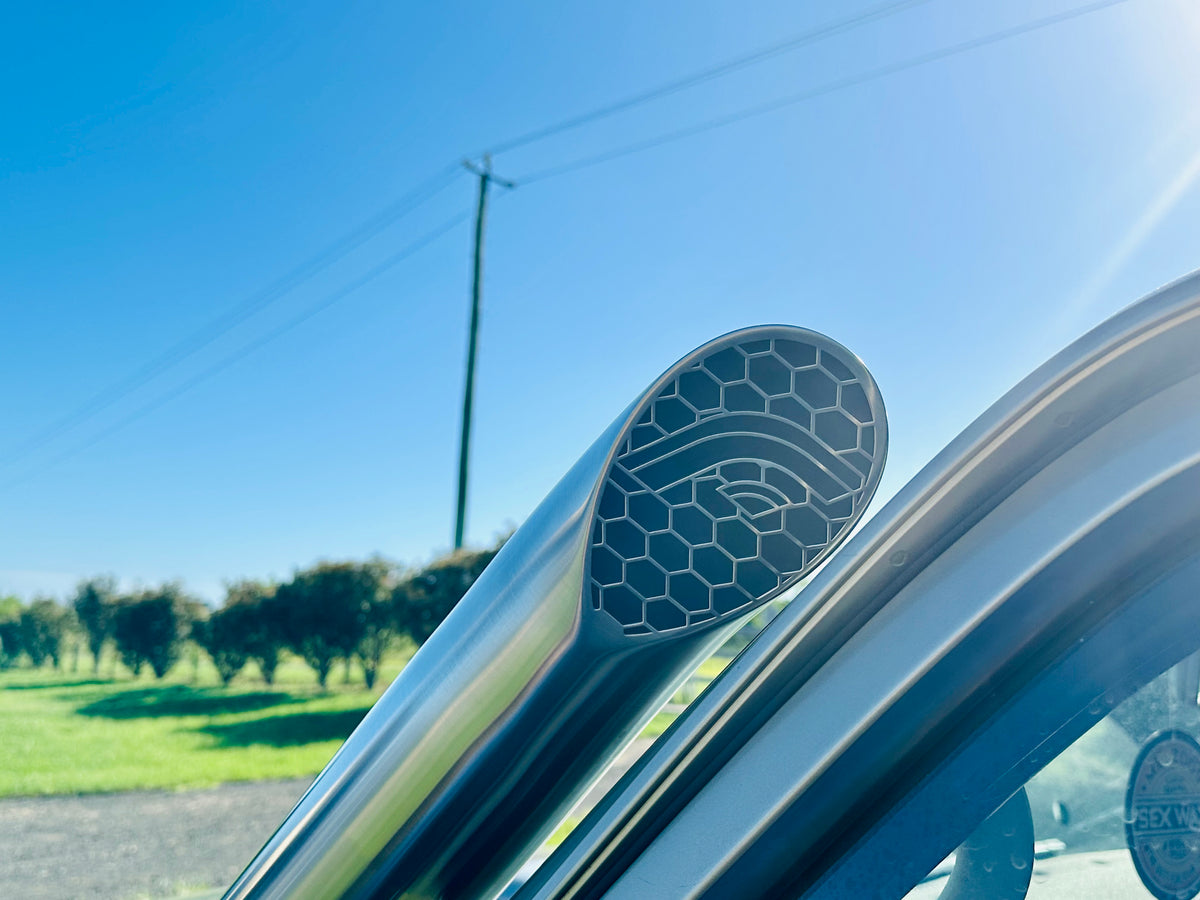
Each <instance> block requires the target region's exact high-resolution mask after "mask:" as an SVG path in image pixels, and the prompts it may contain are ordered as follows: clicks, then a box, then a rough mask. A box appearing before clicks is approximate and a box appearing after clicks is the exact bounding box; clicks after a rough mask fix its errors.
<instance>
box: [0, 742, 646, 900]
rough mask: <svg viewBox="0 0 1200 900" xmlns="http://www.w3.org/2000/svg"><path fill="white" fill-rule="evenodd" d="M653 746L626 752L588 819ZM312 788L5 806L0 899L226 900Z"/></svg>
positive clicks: (292, 784)
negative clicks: (196, 895)
mask: <svg viewBox="0 0 1200 900" xmlns="http://www.w3.org/2000/svg"><path fill="white" fill-rule="evenodd" d="M650 743H651V742H650V741H649V740H637V741H634V742H633V744H632V745H631V746H629V747H628V748H626V750H625V752H624V753H623V754H622V755H621V757H620V759H618V760H617V762H616V763H615V764H614V765H613V767H612V768H611V769H609V771H608V772H607V773H605V775H604V777H603V778H601V780H600V782H599V784H597V785H596V786H595V787H594V788H593V789H592V791H591V792H590V793H589V795H588V796H587V797H586V798H585V799H584V801H583V803H582V804H581V810H582V809H587V808H590V807H591V806H592V804H594V803H595V802H596V801H597V800H598V799H599V798H600V796H602V795H603V793H604V792H605V791H606V790H608V788H609V787H611V786H612V785H613V784H614V783H615V782H616V781H617V779H618V778H619V777H620V775H622V774H623V773H624V772H625V770H626V769H628V768H629V766H630V765H632V764H633V762H634V760H636V759H637V757H638V756H640V755H641V754H642V752H643V751H645V749H646V748H647V747H648V746H649V745H650ZM310 782H311V779H308V778H300V779H293V780H291V781H259V782H253V783H249V784H228V785H223V786H222V787H216V788H210V789H208V790H201V791H135V792H131V793H127V794H100V795H92V796H86V797H44V798H29V799H22V800H0V898H8V897H21V898H28V900H77V898H83V897H86V898H95V900H133V898H138V897H152V898H166V897H177V896H180V895H181V894H184V895H186V894H189V893H193V892H197V891H201V890H202V889H205V888H209V889H216V896H220V892H221V890H222V889H224V888H226V887H228V886H229V885H230V884H231V883H232V882H233V879H235V878H237V876H238V874H239V873H240V872H241V871H242V869H243V868H244V867H245V866H246V864H247V863H248V862H250V860H251V859H252V858H253V856H254V854H255V853H256V852H257V851H258V849H259V847H261V846H262V845H263V844H264V843H265V842H266V840H267V838H269V837H270V836H271V834H272V832H274V830H275V829H276V828H277V827H278V826H279V823H280V822H282V821H283V818H284V816H286V815H287V813H288V811H289V810H290V809H291V808H292V807H293V806H295V804H296V801H297V800H299V799H300V796H301V795H302V794H303V793H304V791H305V789H306V788H307V787H308V785H309V783H310ZM581 810H576V812H575V814H576V815H580V814H581Z"/></svg>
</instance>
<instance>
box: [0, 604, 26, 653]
mask: <svg viewBox="0 0 1200 900" xmlns="http://www.w3.org/2000/svg"><path fill="white" fill-rule="evenodd" d="M21 609H22V607H21V601H20V600H18V599H17V598H16V597H0V669H11V668H12V667H13V666H15V665H16V664H17V661H18V660H19V659H20V658H21V653H22V652H23V651H24V645H23V644H22V643H21Z"/></svg>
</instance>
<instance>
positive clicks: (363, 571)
mask: <svg viewBox="0 0 1200 900" xmlns="http://www.w3.org/2000/svg"><path fill="white" fill-rule="evenodd" d="M385 576H386V564H384V563H382V562H380V561H378V560H373V561H371V562H366V563H349V562H347V563H320V564H318V565H316V566H314V567H312V568H311V569H307V570H304V571H300V572H297V573H296V575H295V577H293V578H292V580H291V581H290V582H288V583H287V584H284V585H281V586H280V588H279V590H278V591H277V592H276V594H275V600H274V602H273V604H272V605H273V606H274V607H275V608H276V610H277V611H278V614H279V620H280V623H281V625H282V628H283V633H284V635H285V637H286V639H287V643H288V646H290V647H291V649H292V650H294V651H295V652H296V654H297V655H299V656H300V657H301V658H302V659H303V660H304V661H305V662H306V663H308V665H309V666H310V667H311V668H312V670H313V671H314V672H316V674H317V683H318V684H320V685H321V687H325V684H326V681H327V680H328V678H329V670H330V668H332V666H333V663H334V660H337V659H346V658H349V657H350V656H351V655H353V654H355V653H356V652H357V649H358V646H359V643H360V641H362V640H363V637H364V635H365V634H366V630H367V618H368V611H369V609H370V608H371V605H372V604H373V603H376V602H378V601H379V599H380V593H381V591H382V590H383V580H384V577H385ZM369 677H371V678H372V680H373V678H374V675H373V674H372V675H371V676H369Z"/></svg>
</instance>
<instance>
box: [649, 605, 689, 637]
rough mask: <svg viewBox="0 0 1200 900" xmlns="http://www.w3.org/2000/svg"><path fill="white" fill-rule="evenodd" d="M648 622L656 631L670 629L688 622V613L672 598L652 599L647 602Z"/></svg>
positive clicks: (680, 626)
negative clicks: (673, 601) (672, 600)
mask: <svg viewBox="0 0 1200 900" xmlns="http://www.w3.org/2000/svg"><path fill="white" fill-rule="evenodd" d="M646 624H647V625H649V626H650V627H651V628H653V629H655V630H656V631H670V630H671V629H673V628H682V627H683V626H684V625H686V624H687V613H685V612H684V611H683V610H682V609H680V608H679V607H678V606H676V605H675V604H674V603H672V602H671V601H670V600H651V601H650V602H649V603H647V604H646Z"/></svg>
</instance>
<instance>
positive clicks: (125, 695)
mask: <svg viewBox="0 0 1200 900" xmlns="http://www.w3.org/2000/svg"><path fill="white" fill-rule="evenodd" d="M300 700H301V698H299V697H293V696H292V695H291V694H286V693H282V692H278V693H277V692H275V691H255V692H252V693H245V694H229V693H226V692H225V691H224V690H222V689H221V688H203V687H201V688H197V687H191V686H189V685H186V684H173V685H164V686H162V687H151V688H137V689H134V690H128V691H121V692H120V693H118V694H112V695H110V696H107V697H102V698H100V699H99V700H95V701H93V702H91V703H89V704H87V705H86V706H81V707H79V709H78V710H76V712H78V713H79V714H80V715H82V716H101V717H104V718H107V719H140V718H152V717H157V716H220V715H226V714H229V713H244V712H253V711H255V710H260V709H270V708H271V707H274V706H282V705H284V704H287V703H298V702H300Z"/></svg>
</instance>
